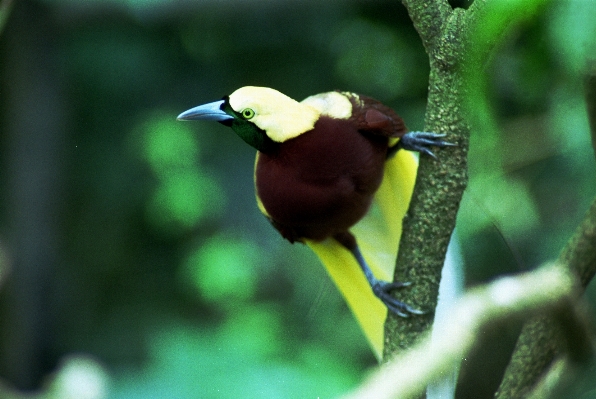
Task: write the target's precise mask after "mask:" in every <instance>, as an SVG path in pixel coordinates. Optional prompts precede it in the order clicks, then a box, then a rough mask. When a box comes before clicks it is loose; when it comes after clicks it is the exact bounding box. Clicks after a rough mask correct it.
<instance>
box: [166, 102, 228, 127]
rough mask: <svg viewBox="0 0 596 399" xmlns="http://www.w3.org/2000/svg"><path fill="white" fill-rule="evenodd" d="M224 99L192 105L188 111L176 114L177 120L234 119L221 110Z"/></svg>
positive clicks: (221, 120)
mask: <svg viewBox="0 0 596 399" xmlns="http://www.w3.org/2000/svg"><path fill="white" fill-rule="evenodd" d="M223 103H224V100H219V101H215V102H212V103H209V104H203V105H199V106H198V107H194V108H191V109H189V110H188V111H184V112H183V113H181V114H180V115H178V118H176V119H178V120H179V121H191V120H197V119H200V120H206V121H217V122H223V121H227V120H230V119H234V117H233V116H231V115H228V114H226V113H225V112H224V111H222V110H221V106H222V105H223Z"/></svg>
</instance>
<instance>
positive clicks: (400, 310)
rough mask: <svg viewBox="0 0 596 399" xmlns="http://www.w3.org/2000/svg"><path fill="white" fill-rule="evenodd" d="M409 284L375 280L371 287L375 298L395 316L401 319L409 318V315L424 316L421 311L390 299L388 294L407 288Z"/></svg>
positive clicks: (392, 298)
mask: <svg viewBox="0 0 596 399" xmlns="http://www.w3.org/2000/svg"><path fill="white" fill-rule="evenodd" d="M410 284H411V283H409V282H406V283H401V282H399V281H396V282H394V283H389V282H387V281H380V280H377V281H376V282H375V283H373V284H372V285H371V286H372V290H373V292H374V294H375V295H376V296H377V298H379V299H380V300H381V301H382V302H383V303H384V304H385V306H387V309H389V310H390V311H391V312H393V313H395V314H396V315H398V316H401V317H410V315H411V314H424V313H425V312H423V311H422V310H418V309H415V308H413V307H411V306H410V305H408V304H407V303H403V302H402V301H400V300H399V299H396V298H394V297H392V296H391V294H390V293H391V292H392V291H393V290H396V289H399V288H403V287H407V286H409V285H410Z"/></svg>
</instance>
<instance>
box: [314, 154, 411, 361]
mask: <svg viewBox="0 0 596 399" xmlns="http://www.w3.org/2000/svg"><path fill="white" fill-rule="evenodd" d="M417 168H418V161H417V158H416V156H415V155H414V154H413V153H411V152H408V151H398V152H397V154H396V155H395V156H394V157H392V158H390V159H389V160H388V161H387V163H386V165H385V174H384V177H383V183H382V184H381V187H380V188H379V190H378V191H377V193H376V194H375V197H374V200H373V203H372V206H371V208H370V210H369V212H368V213H367V214H366V216H365V217H364V218H362V220H360V221H359V222H358V223H357V224H356V225H355V226H353V227H352V228H351V229H350V231H351V232H352V234H354V235H355V236H356V240H357V242H358V245H359V247H360V250H361V251H362V253H363V254H364V258H365V259H366V261H367V262H368V264H369V266H370V267H371V269H372V270H373V273H374V274H375V276H376V277H377V278H379V279H382V280H385V281H392V280H393V272H394V270H395V260H396V257H397V247H398V244H399V239H400V236H401V225H402V219H403V217H404V216H405V214H406V212H407V210H408V206H409V204H410V197H411V196H412V191H413V189H414V182H415V181H416V171H417ZM306 244H307V245H308V246H309V247H310V248H311V249H312V250H313V251H314V252H315V253H316V254H317V256H318V257H319V258H320V259H321V261H322V262H323V265H324V266H325V268H326V269H327V272H328V273H329V275H330V276H331V278H332V279H333V281H334V282H335V284H336V285H337V287H338V289H339V290H340V292H341V293H342V295H343V296H344V298H345V299H346V302H347V303H348V306H349V307H350V309H351V310H352V312H353V313H354V316H355V317H356V320H357V321H358V323H359V324H360V327H361V328H362V330H363V332H364V335H365V336H366V338H367V339H368V342H369V343H370V345H371V347H372V349H373V352H374V353H375V355H376V356H377V358H378V359H381V357H382V355H383V332H384V323H385V318H386V317H387V308H386V307H385V306H384V305H383V304H382V303H381V301H380V300H379V299H378V298H377V297H376V296H375V295H374V294H373V292H372V290H371V288H370V285H369V284H368V282H367V281H366V278H365V277H364V274H363V273H362V270H361V269H360V267H359V266H358V263H357V262H356V260H355V259H354V257H353V255H352V254H351V253H350V251H348V250H347V249H346V248H344V247H343V246H342V245H340V244H339V243H338V242H337V241H336V240H334V239H327V240H325V241H322V242H314V241H310V240H308V241H306Z"/></svg>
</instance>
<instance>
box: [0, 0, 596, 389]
mask: <svg viewBox="0 0 596 399" xmlns="http://www.w3.org/2000/svg"><path fill="white" fill-rule="evenodd" d="M33 2H34V3H35V1H33ZM17 3H19V2H15V7H16V6H18V4H17ZM43 3H44V4H45V5H46V6H47V7H48V9H49V10H50V11H51V12H50V13H49V14H48V15H47V18H45V19H44V20H46V21H47V23H48V24H53V25H55V26H54V28H55V29H54V30H53V31H52V32H54V34H55V35H56V37H55V38H53V40H52V41H51V42H52V43H53V44H54V47H50V48H42V47H40V48H39V50H38V51H43V52H44V54H47V56H48V59H55V60H56V65H55V70H53V71H52V72H51V73H50V72H48V75H47V76H46V77H45V79H48V82H60V83H59V84H60V85H61V89H62V91H61V93H60V96H61V97H60V98H59V101H56V99H55V98H54V97H48V98H45V97H43V96H42V97H40V98H36V101H38V102H39V103H43V102H45V101H52V102H57V103H59V104H62V105H61V106H62V107H63V111H64V112H63V114H62V115H61V117H62V118H63V119H64V129H63V132H64V136H63V137H62V139H63V142H62V144H61V146H62V148H63V150H64V152H63V154H62V157H61V158H60V160H59V162H60V164H61V165H62V166H63V169H62V171H61V175H60V176H57V177H56V180H58V181H60V182H62V183H61V184H62V187H63V196H62V197H61V198H62V200H61V201H62V203H61V212H60V214H59V215H46V216H48V218H47V219H45V220H53V221H55V223H56V225H57V226H59V228H58V229H57V231H59V235H60V237H58V241H59V242H60V246H59V248H56V249H55V250H56V251H57V252H59V254H58V258H59V259H60V261H59V262H57V263H58V265H57V266H56V270H55V273H53V274H52V276H51V277H49V278H51V287H52V288H51V290H50V291H51V292H52V294H51V298H50V299H49V300H48V302H47V308H44V309H43V314H45V315H47V317H48V318H51V319H52V324H53V325H54V326H56V331H53V333H52V334H48V336H47V340H48V342H47V345H48V347H47V353H50V355H48V356H47V358H46V357H44V358H43V359H39V362H41V363H43V365H44V367H47V368H46V369H44V370H43V371H44V373H46V374H47V373H49V372H50V371H52V370H53V368H52V365H53V364H56V363H57V361H58V359H59V358H61V357H63V356H66V355H68V354H70V353H73V352H77V353H80V352H83V353H89V354H92V355H93V356H94V357H95V358H96V359H98V362H99V364H101V365H103V367H104V368H105V370H106V372H107V375H108V377H106V378H109V380H110V381H111V388H112V389H111V394H110V395H111V397H114V398H137V397H138V398H141V397H142V398H152V397H155V398H158V397H179V398H185V397H189V398H190V397H192V398H195V397H214V398H225V397H248V398H250V397H259V398H261V397H289V398H292V397H300V398H301V397H333V396H337V395H339V394H340V393H341V392H343V391H345V390H347V389H348V388H350V387H351V386H353V385H354V384H356V383H357V382H358V381H359V380H360V379H361V378H362V377H363V376H364V374H365V372H366V370H367V369H368V368H369V367H370V366H372V365H374V364H375V363H374V359H373V357H372V354H370V351H369V349H368V348H367V346H366V343H365V342H364V338H363V336H362V334H361V333H360V331H359V330H358V328H357V326H356V324H355V322H354V320H353V319H352V317H351V315H350V314H349V313H348V311H347V309H346V307H345V305H344V304H343V303H342V301H341V298H340V297H339V295H338V294H337V292H336V291H335V288H334V287H332V286H331V285H330V283H329V280H328V277H327V276H326V275H325V273H324V271H323V270H322V268H321V267H320V265H318V264H317V262H316V260H315V259H314V257H313V256H312V254H310V253H309V252H308V251H307V250H306V249H305V248H302V247H300V246H299V245H298V244H297V245H294V246H292V245H290V244H289V243H287V242H285V241H283V240H282V239H281V238H280V237H279V235H278V234H277V233H276V232H275V231H274V229H273V228H271V226H270V225H269V223H268V222H267V221H266V220H265V219H264V218H263V217H262V215H260V213H259V211H258V209H257V207H256V204H255V200H254V188H253V183H252V173H253V172H252V168H253V165H254V150H252V149H251V148H249V147H248V146H246V145H245V143H243V142H242V141H241V140H240V139H238V137H236V136H235V134H234V133H233V132H231V131H229V130H227V129H226V128H225V127H223V126H220V125H218V124H215V123H214V124H208V123H201V122H197V123H182V122H177V121H176V120H175V118H176V115H177V114H178V113H179V112H181V111H183V110H185V109H188V108H189V107H191V106H194V105H197V104H200V103H203V102H207V101H213V100H217V99H219V98H221V96H222V95H224V94H227V93H230V92H231V91H233V90H234V89H236V88H238V87H241V86H244V85H248V84H258V85H265V86H271V87H275V88H277V89H279V90H281V91H283V92H284V93H287V94H289V95H291V96H293V97H295V98H297V99H300V98H303V97H306V96H308V95H311V94H315V93H318V92H322V91H327V90H333V89H342V90H354V91H358V92H361V93H362V94H366V95H370V96H373V97H376V98H379V99H382V100H384V101H387V103H388V104H389V105H391V106H392V107H393V108H394V109H395V110H396V112H398V113H399V114H400V115H402V116H403V117H404V119H405V120H406V122H407V124H408V126H409V127H410V128H413V129H421V128H422V124H423V113H424V104H425V101H426V97H425V96H426V89H427V84H428V76H427V74H428V65H427V63H428V60H427V58H426V56H425V55H424V52H423V48H422V45H421V44H420V41H419V39H418V38H417V37H416V36H415V32H414V31H413V29H412V27H411V23H410V22H409V20H408V17H407V15H406V13H405V10H404V9H403V8H402V7H399V4H398V3H396V2H395V1H386V2H385V1H381V2H356V3H352V4H351V5H350V6H346V3H345V2H339V3H338V4H335V3H334V2H319V3H317V4H316V5H315V4H314V3H312V2H307V3H304V4H302V3H301V2H276V3H275V4H273V3H270V2H255V3H254V4H253V3H251V4H250V6H247V5H246V4H234V5H230V4H219V3H218V4H215V3H213V2H208V3H205V2H195V3H192V2H186V3H185V4H184V5H180V4H177V3H176V2H169V1H158V0H148V1H133V0H130V1H99V0H97V1H91V0H89V1H85V2H83V1H79V0H45V1H43ZM175 3H176V4H175ZM486 3H487V4H488V3H490V7H492V8H490V12H487V13H486V15H483V16H482V18H481V19H480V20H479V22H478V25H477V29H476V30H474V31H473V32H471V33H470V34H471V35H475V37H476V40H475V43H478V46H479V47H478V48H476V49H474V51H476V52H477V53H478V54H479V53H482V52H483V51H486V48H485V45H490V44H492V43H490V41H491V40H496V39H494V31H495V30H498V29H501V28H502V26H501V25H502V24H512V23H514V22H515V23H516V24H517V23H519V22H522V23H521V25H516V26H517V27H516V28H515V29H511V30H510V31H509V34H508V36H507V37H505V38H503V40H502V41H501V42H500V45H499V48H498V51H497V52H495V54H493V55H492V59H491V62H490V64H489V65H478V64H474V63H473V62H472V63H471V67H470V69H469V70H468V72H467V73H468V78H469V79H468V80H469V82H470V85H471V87H473V90H471V91H470V104H469V106H470V109H471V110H472V112H471V114H470V122H471V123H472V125H473V135H472V139H471V140H472V143H471V149H470V167H471V182H470V186H469V192H468V194H466V197H464V203H463V207H462V209H461V211H460V215H459V221H458V223H459V228H460V232H461V233H462V237H463V249H464V253H465V255H466V258H467V260H468V264H469V267H468V271H467V273H468V276H469V282H470V283H475V282H478V281H482V280H486V279H490V278H493V277H494V276H495V275H497V274H499V273H501V272H503V271H504V270H516V269H518V268H519V267H522V266H533V265H535V264H537V263H538V262H539V261H541V260H544V259H547V258H549V257H552V256H554V255H556V253H557V251H558V250H559V249H560V248H561V247H562V243H563V242H564V241H565V239H566V238H567V237H568V236H569V234H570V232H571V231H572V229H573V228H574V226H575V225H576V224H577V221H578V220H579V218H580V217H581V215H582V214H583V212H584V210H585V209H586V207H587V204H588V203H589V201H590V199H591V197H592V196H593V195H594V187H593V181H594V177H595V174H594V168H593V155H592V150H591V147H590V145H589V135H588V134H587V123H586V118H585V111H584V107H583V100H582V97H581V95H582V91H581V87H580V81H581V79H580V77H581V76H580V75H581V72H582V70H583V68H584V65H583V62H584V60H585V59H586V58H587V57H588V56H590V55H591V54H593V53H594V45H595V44H594V41H595V38H596V34H595V32H594V29H595V28H594V26H595V25H594V24H593V23H592V21H594V20H595V18H596V17H595V16H594V13H595V12H596V11H595V10H596V8H595V7H593V6H592V3H586V2H582V1H580V0H577V1H573V0H566V1H563V2H556V4H551V5H549V6H548V7H546V6H542V5H541V3H543V2H542V1H538V0H536V1H534V0H532V1H521V0H516V1H487V2H486ZM396 4H397V5H396ZM181 10H182V11H181ZM389 11H390V12H389ZM26 14H27V13H20V14H16V13H14V14H12V15H18V18H19V19H15V20H14V21H11V20H10V19H9V23H11V22H13V23H15V24H20V26H29V25H28V20H27V15H26ZM12 15H11V17H12ZM44 17H46V16H44ZM9 33H10V30H8V29H7V30H5V31H3V32H2V36H1V38H2V39H4V38H5V36H6V35H7V34H9ZM36 33H37V32H33V34H36ZM491 35H492V36H491ZM34 37H36V36H34ZM19 39H20V38H12V40H13V42H18V43H21V41H20V40H19ZM36 43H37V42H36ZM20 45H22V46H25V45H31V43H27V42H22V44H20ZM40 46H41V44H40ZM5 47H6V46H3V47H1V48H0V52H1V56H2V59H1V61H2V65H8V63H6V58H7V57H13V56H16V55H15V54H14V53H9V52H8V50H6V48H5ZM476 55H477V54H470V57H471V59H472V61H474V60H475V59H477V58H474V57H476ZM4 80H6V79H4ZM4 80H3V81H4ZM25 81H27V80H26V79H25ZM2 84H3V86H2V87H1V88H0V89H1V90H0V96H2V97H0V98H1V101H2V105H3V106H4V107H5V108H6V107H7V104H8V103H9V102H12V101H13V98H11V97H9V94H10V93H21V92H22V93H26V91H25V89H26V88H23V87H20V86H19V87H17V86H11V88H10V90H7V87H6V86H4V85H6V84H7V83H6V82H4V83H2ZM11 84H16V83H12V82H11ZM7 109H8V108H7ZM10 118H11V116H10V113H9V112H4V113H3V114H2V120H0V123H2V126H3V127H4V126H5V125H7V124H8V123H9V122H10ZM34 122H35V123H39V126H40V129H43V128H44V127H45V125H44V121H35V120H33V118H32V120H31V123H34ZM10 141H11V139H10V138H7V139H6V140H3V141H2V142H1V143H0V145H1V146H2V149H3V151H4V152H5V153H9V152H10V149H9V147H7V143H10ZM6 162H8V161H6ZM5 166H6V167H3V168H2V171H1V173H2V175H1V176H0V177H1V178H2V182H0V183H1V184H0V190H2V194H3V195H2V198H6V197H7V195H6V194H7V192H6V187H7V181H11V180H16V179H15V178H14V177H13V176H7V174H8V173H11V172H10V171H11V170H13V168H14V165H5ZM41 172H44V171H41ZM41 172H40V173H41ZM41 176H43V173H41ZM3 205H4V202H3ZM7 209H8V208H7ZM11 209H12V208H11ZM22 211H23V212H24V213H26V212H25V211H24V210H22ZM7 213H8V212H7V211H3V214H2V215H1V219H0V221H1V222H2V223H3V230H2V231H3V233H2V234H3V237H2V238H1V240H2V242H0V244H2V245H5V243H10V242H12V241H15V237H13V236H12V234H13V233H12V230H11V227H10V226H9V225H8V224H6V225H5V224H4V222H5V221H6V220H9V219H10V218H11V217H13V214H10V215H8V214H7ZM13 213H14V212H13ZM495 226H496V228H495ZM497 229H498V230H500V232H501V233H500V234H502V235H503V237H505V240H506V241H507V245H504V244H503V239H502V238H501V237H500V236H499V233H497V232H496V231H497ZM491 232H492V234H491ZM495 235H497V236H498V237H496V238H495V237H494V236H495ZM5 238H6V239H5ZM5 247H6V250H3V251H2V253H5V254H7V259H8V261H4V260H3V259H0V267H1V268H2V270H0V273H5V272H6V270H7V267H6V265H7V264H9V265H10V266H12V263H11V262H12V260H13V257H18V256H20V254H14V253H12V252H11V249H10V247H9V246H8V245H5V246H3V247H2V248H0V249H4V248H5ZM510 247H511V248H513V250H514V251H515V252H516V253H517V254H519V259H522V262H525V264H523V265H521V266H520V265H519V264H517V263H516V261H512V262H507V261H506V260H507V259H511V258H512V257H513V256H512V255H511V252H512V251H511V249H510ZM516 256H517V255H516ZM9 261H10V262H9ZM8 276H9V277H10V275H8ZM9 277H6V276H4V275H0V283H2V282H6V281H7V278H9ZM2 287H3V286H2V285H0V289H2ZM16 325H17V323H16V322H15V321H14V320H8V319H3V318H0V328H1V329H2V331H11V329H13V328H15V326H16ZM40 367H41V366H40ZM484 377H485V376H481V378H479V379H478V380H482V381H483V378H484ZM3 393H4V390H2V389H0V396H2V394H3Z"/></svg>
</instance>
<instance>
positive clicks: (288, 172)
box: [177, 86, 453, 359]
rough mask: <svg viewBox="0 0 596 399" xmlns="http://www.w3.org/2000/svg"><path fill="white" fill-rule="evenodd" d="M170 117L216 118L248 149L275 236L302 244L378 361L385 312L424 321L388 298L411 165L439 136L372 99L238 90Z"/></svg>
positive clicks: (443, 144)
mask: <svg viewBox="0 0 596 399" xmlns="http://www.w3.org/2000/svg"><path fill="white" fill-rule="evenodd" d="M177 119H178V120H183V121H188V120H207V121H216V122H219V123H221V124H223V125H225V126H228V127H231V128H232V129H233V131H234V132H235V133H236V134H237V135H238V136H239V137H240V138H241V139H243V140H244V141H245V142H246V143H247V144H249V145H250V146H251V147H253V148H254V149H256V150H257V152H256V159H255V165H254V184H255V193H256V202H257V205H258V208H259V209H260V211H261V212H262V213H263V215H265V217H266V218H267V219H269V221H270V222H271V224H272V225H273V227H274V228H275V229H276V230H277V231H278V232H279V233H280V234H281V236H282V237H283V238H285V239H286V240H288V241H289V242H291V243H294V242H301V243H304V244H306V245H308V246H309V247H310V248H311V249H312V250H313V251H314V252H315V254H316V255H317V256H318V257H319V258H320V260H321V262H322V263H323V265H324V266H325V268H326V269H327V272H328V274H329V275H330V276H331V278H332V280H333V281H334V282H335V284H336V286H337V287H338V289H339V290H340V292H341V293H342V295H343V296H344V298H345V300H346V302H347V304H348V307H349V308H350V309H351V310H352V312H353V313H354V315H355V318H356V320H357V321H358V323H359V324H360V327H361V328H362V330H363V332H364V335H365V337H366V338H367V340H368V342H369V344H370V346H371V348H372V350H373V353H374V354H375V355H376V357H377V358H378V359H380V358H381V356H382V351H383V328H384V327H383V325H384V321H385V318H386V316H387V312H388V311H390V312H392V313H394V314H397V315H398V316H402V317H409V316H410V315H420V314H424V313H425V312H423V311H422V310H419V309H416V308H415V307H413V306H410V305H408V304H406V303H404V302H401V301H399V300H397V299H396V298H394V297H393V296H392V295H391V293H392V291H393V290H395V289H399V288H402V287H407V286H408V285H410V284H409V283H408V282H389V281H390V280H392V278H393V272H394V269H395V259H396V256H397V249H398V248H397V247H398V243H399V238H400V236H401V222H402V219H403V217H404V216H405V214H406V212H407V209H408V206H409V202H410V197H411V195H412V191H413V187H414V183H415V179H416V172H417V165H418V159H417V157H416V155H415V154H414V152H419V153H421V154H426V155H428V156H431V157H433V158H436V156H435V154H434V153H433V152H432V151H431V150H430V148H429V147H431V146H437V147H446V146H451V145H453V144H452V143H450V142H448V141H445V140H443V138H444V137H445V135H444V134H438V133H432V132H408V130H407V128H406V125H405V123H404V121H403V119H402V118H401V117H400V116H399V115H398V114H397V113H396V112H395V111H393V109H391V108H390V107H388V106H386V105H384V104H383V103H381V102H380V101H378V100H375V99H373V98H371V97H368V96H364V95H359V94H356V93H352V92H345V91H330V92H325V93H321V94H316V95H313V96H310V97H307V98H306V99H304V100H302V101H300V102H298V101H296V100H294V99H292V98H290V97H289V96H286V95H285V94H282V93H281V92H279V91H277V90H275V89H272V88H268V87H257V86H245V87H241V88H239V89H237V90H236V91H234V92H233V93H232V94H230V95H228V96H225V97H223V98H222V99H221V100H218V101H214V102H210V103H207V104H203V105H199V106H197V107H194V108H191V109H189V110H187V111H184V112H182V113H181V114H180V115H178V117H177Z"/></svg>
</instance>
